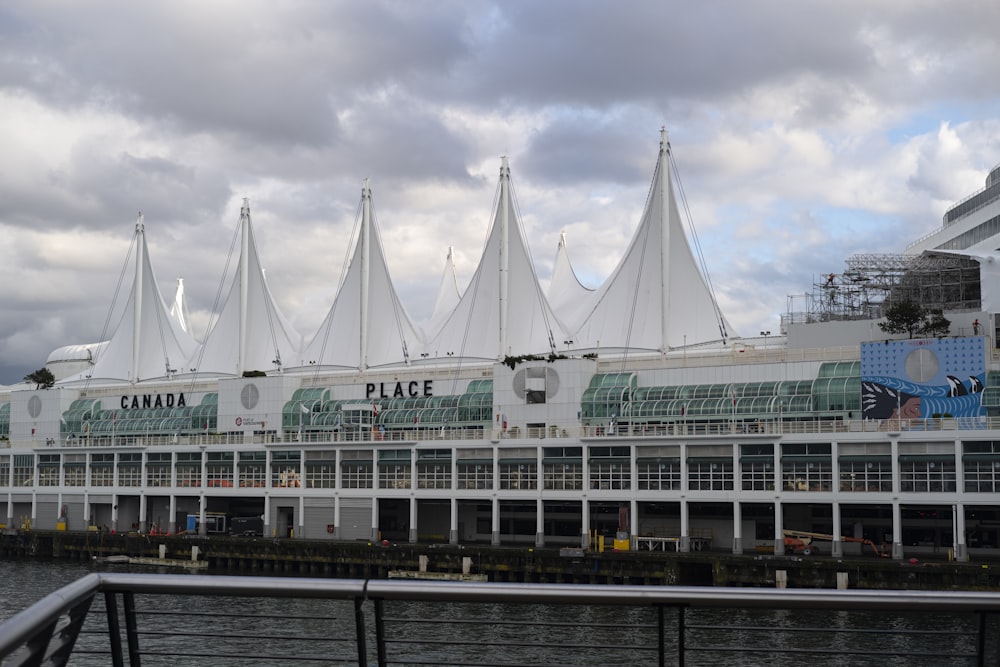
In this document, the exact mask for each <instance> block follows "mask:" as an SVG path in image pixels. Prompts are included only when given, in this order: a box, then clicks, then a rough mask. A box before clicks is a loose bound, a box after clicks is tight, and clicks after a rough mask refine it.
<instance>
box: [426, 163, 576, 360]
mask: <svg viewBox="0 0 1000 667" xmlns="http://www.w3.org/2000/svg"><path fill="white" fill-rule="evenodd" d="M565 339H566V335H565V332H564V330H563V327H562V325H561V323H560V322H559V320H558V319H557V318H556V316H555V314H554V313H553V312H552V308H551V307H550V306H549V303H548V301H547V300H546V299H545V295H544V294H543V293H542V290H541V287H539V285H538V278H537V276H536V274H535V269H534V266H533V265H532V263H531V256H530V255H529V254H528V248H527V244H526V243H525V241H524V236H523V234H522V232H521V227H520V225H519V224H518V220H517V215H516V207H515V203H514V195H513V191H512V188H511V186H510V167H509V166H508V164H507V158H506V157H505V158H503V161H502V166H501V168H500V196H499V197H498V199H497V209H496V212H495V215H494V218H493V226H492V228H491V230H490V234H489V238H488V239H487V241H486V247H485V249H484V251H483V256H482V258H481V259H480V261H479V266H478V267H477V268H476V272H475V273H474V274H473V276H472V280H471V282H470V283H469V286H468V287H467V288H466V290H465V293H464V294H463V295H462V298H461V300H460V301H459V303H458V305H457V306H456V307H455V310H454V312H453V313H452V314H451V316H450V317H449V318H448V319H447V320H446V321H445V322H444V323H443V325H442V326H441V328H440V329H439V330H438V331H437V332H436V333H434V334H433V335H432V336H430V337H429V338H428V342H427V347H426V348H425V353H426V354H428V355H429V356H435V357H443V356H459V357H465V358H475V359H503V358H504V357H505V356H520V355H524V354H549V353H551V352H554V351H555V349H556V347H555V346H556V344H557V343H556V341H557V340H558V341H559V343H561V342H562V341H563V340H565Z"/></svg>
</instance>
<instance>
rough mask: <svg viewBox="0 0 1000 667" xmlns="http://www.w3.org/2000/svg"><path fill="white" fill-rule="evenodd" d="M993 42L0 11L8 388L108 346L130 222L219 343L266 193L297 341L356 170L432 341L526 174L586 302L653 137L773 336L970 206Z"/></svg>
mask: <svg viewBox="0 0 1000 667" xmlns="http://www.w3.org/2000/svg"><path fill="white" fill-rule="evenodd" d="M998 26H1000V5H998V4H997V3H995V2H988V1H987V0H954V1H952V2H948V3H942V2H937V1H933V0H898V1H897V0H884V1H881V2H875V3H872V2H869V1H868V0H858V1H854V0H841V1H839V2H810V1H800V2H793V3H789V2H777V1H766V0H761V1H755V2H743V1H742V0H731V1H728V2H727V1H719V2H708V3H681V2H666V1H657V2H630V3H618V2H588V1H574V2H559V1H550V2H527V1H524V2H521V1H518V0H506V1H504V2H464V1H463V2H458V1H456V2H447V1H436V2H417V1H414V2H409V1H407V2H404V1H396V2H377V1H366V2H318V1H317V2H300V1H296V0H284V1H283V2H280V3H275V2H264V1H254V0H239V1H236V0H233V1H229V2H227V1H224V0H217V1H213V2H203V1H201V0H197V1H196V0H191V1H181V0H178V1H174V2H169V3H168V2H162V3H146V2H143V3H137V2H124V1H122V2H102V1H100V0H92V1H90V2H71V1H60V2H55V1H48V0H30V1H12V2H5V3H3V4H2V5H0V141H2V149H0V230H2V238H3V243H2V245H0V314H2V316H0V384H8V383H13V382H17V381H19V380H20V379H21V377H23V375H24V374H25V373H27V372H30V371H32V370H34V369H37V368H40V367H42V366H43V365H44V363H45V360H46V358H47V356H48V354H49V352H51V351H52V350H53V349H55V348H56V347H60V346H63V345H68V344H73V343H88V342H95V341H97V340H100V339H101V336H102V332H104V331H105V326H106V321H107V320H108V316H109V311H110V309H111V307H112V303H113V301H114V297H115V290H116V286H117V284H118V281H119V277H120V275H121V273H122V271H123V270H125V271H128V270H129V269H128V268H126V266H125V260H126V257H127V256H128V250H129V245H130V242H131V240H132V236H133V230H134V228H135V219H136V215H137V212H138V211H140V210H141V211H142V212H143V214H144V216H145V222H146V232H147V239H148V243H149V246H150V253H151V257H152V261H153V266H154V269H155V271H156V274H157V276H158V279H159V282H160V285H161V288H162V289H163V291H164V292H165V293H166V294H165V298H166V299H168V300H169V299H170V298H172V294H173V289H174V283H175V281H176V279H177V278H178V277H183V278H184V283H185V287H186V290H187V296H188V300H189V307H190V310H191V312H192V316H193V320H194V322H195V331H196V333H198V334H203V333H204V331H203V330H200V331H199V327H204V326H205V325H206V324H207V322H208V319H209V312H210V311H211V309H212V307H213V303H214V301H215V295H216V293H217V292H218V290H219V285H220V281H221V280H222V277H223V268H224V266H225V263H226V260H227V257H228V253H229V249H230V245H231V243H232V239H233V235H234V232H235V230H236V226H237V223H238V219H239V212H240V200H241V199H242V198H243V197H248V198H249V199H250V201H251V208H252V215H253V221H254V228H255V232H256V235H257V239H258V243H259V246H260V251H261V257H262V261H263V263H264V265H265V266H266V270H267V275H268V279H269V281H270V284H271V288H272V291H273V293H274V294H275V297H276V298H277V299H278V302H279V305H280V307H281V308H282V310H283V312H284V313H285V315H286V316H288V317H289V318H290V319H291V320H292V322H293V323H294V324H295V325H296V327H297V328H298V330H299V331H300V333H302V334H303V335H304V336H305V337H306V339H307V340H308V339H309V338H311V337H312V335H313V334H314V333H315V332H316V330H317V328H318V327H319V324H320V322H321V321H322V318H323V317H324V315H325V314H326V312H327V311H328V309H329V307H330V305H331V304H332V302H333V297H334V294H335V291H336V286H337V283H338V280H339V278H340V274H341V272H342V270H343V267H344V264H345V257H346V254H347V252H348V250H349V248H348V243H349V240H350V235H351V230H352V228H353V226H354V222H355V217H356V212H357V209H358V202H359V197H360V190H361V184H362V180H363V179H364V178H366V177H367V178H370V179H371V183H372V188H373V193H374V194H373V201H374V205H375V210H376V214H377V218H378V223H379V226H380V230H381V235H382V239H383V242H384V244H385V246H386V252H387V259H388V262H389V267H390V271H391V272H392V275H393V278H394V280H395V282H396V286H397V290H398V291H399V293H400V295H401V298H402V300H403V302H404V304H405V305H406V307H407V309H408V311H409V313H410V315H411V317H412V318H413V319H414V320H416V321H421V320H424V319H426V318H427V317H429V315H430V313H431V310H432V308H433V303H434V298H435V296H436V291H437V287H438V284H439V282H440V279H441V272H442V269H443V267H444V259H445V254H446V250H447V247H448V246H454V248H455V257H456V264H457V272H458V280H459V283H460V285H461V286H462V287H464V285H465V281H467V280H468V279H469V277H470V276H471V274H472V272H473V270H474V269H475V265H476V263H477V261H478V259H479V254H480V251H481V248H482V244H483V242H484V240H485V237H486V231H487V225H488V221H489V218H490V213H491V210H490V209H491V205H492V201H493V196H494V191H495V187H496V181H497V175H498V171H499V166H500V156H502V155H507V156H509V158H510V164H511V170H512V178H513V183H514V188H515V192H516V194H517V198H518V204H519V208H520V213H521V215H522V221H523V225H524V227H525V231H526V235H527V239H528V242H529V245H530V248H531V252H532V254H533V257H534V260H535V262H536V267H537V271H538V273H539V275H540V277H541V278H542V280H543V281H546V280H547V279H548V277H549V275H550V273H551V270H552V263H553V260H554V257H555V251H556V245H557V242H558V237H559V233H560V232H561V231H565V232H566V234H567V237H568V243H569V249H570V256H571V259H572V260H573V263H574V265H575V268H576V269H577V272H578V274H579V275H580V277H581V279H582V280H583V281H584V282H585V283H587V284H589V285H591V286H596V285H598V284H599V283H600V282H601V281H602V280H603V279H604V278H605V277H606V276H607V275H608V274H609V273H610V271H611V270H612V269H613V268H614V266H615V264H616V262H617V261H618V259H619V258H620V255H621V253H622V251H623V250H624V248H625V246H626V245H627V243H628V241H629V239H630V237H631V235H632V233H633V231H634V229H635V226H636V223H637V222H638V219H639V215H640V213H641V209H642V206H643V204H644V199H645V196H646V193H647V191H648V187H649V180H650V178H651V176H652V171H653V167H654V165H655V160H656V152H657V145H658V140H659V130H660V127H661V126H666V127H667V129H668V130H669V131H670V139H671V144H672V147H673V153H674V157H675V160H676V163H677V167H678V169H679V171H680V175H681V182H682V184H683V188H684V193H685V194H686V197H687V201H688V205H689V207H690V211H691V217H692V221H693V223H694V227H695V230H696V232H697V236H698V239H699V240H700V244H701V248H702V252H703V254H704V256H705V259H706V262H707V269H708V271H709V273H710V275H711V280H712V283H713V284H714V286H715V288H716V291H717V295H718V298H719V301H720V304H721V306H722V309H723V312H724V313H725V314H726V316H727V318H728V319H729V320H730V322H731V323H732V325H733V328H734V329H735V330H736V333H738V334H742V335H744V336H756V335H757V334H758V332H759V331H761V330H771V331H775V332H776V331H777V330H778V327H779V319H780V316H781V314H782V313H784V312H786V310H787V308H788V300H787V296H788V295H789V294H802V293H804V292H806V291H808V290H810V289H811V287H812V285H813V283H814V282H815V281H817V280H818V279H819V276H820V275H822V274H824V273H828V272H841V271H843V270H844V259H846V258H847V257H848V256H850V255H852V254H854V253H859V252H901V251H902V250H903V249H904V248H905V246H906V244H907V243H908V242H910V241H913V240H915V239H917V238H919V237H921V236H923V235H924V234H926V233H928V232H930V231H932V230H933V229H934V228H936V227H938V226H940V224H941V222H940V221H941V215H942V213H943V211H944V209H945V208H946V207H947V206H948V205H949V204H951V203H954V202H955V201H957V200H959V199H962V198H964V197H965V196H966V195H968V194H971V193H972V192H974V191H975V190H977V189H979V188H981V187H983V185H984V179H985V176H986V173H987V171H988V170H989V169H990V168H991V167H992V166H994V165H996V164H997V163H1000V79H998V78H997V76H996V64H997V63H998V62H1000V46H998V38H997V28H998ZM122 289H123V290H127V285H126V286H125V287H123V288H122Z"/></svg>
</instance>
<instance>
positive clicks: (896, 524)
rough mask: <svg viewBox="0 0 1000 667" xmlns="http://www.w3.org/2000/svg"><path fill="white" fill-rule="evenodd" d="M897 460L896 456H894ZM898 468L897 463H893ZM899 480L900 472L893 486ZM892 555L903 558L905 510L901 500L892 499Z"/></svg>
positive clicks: (894, 477)
mask: <svg viewBox="0 0 1000 667" xmlns="http://www.w3.org/2000/svg"><path fill="white" fill-rule="evenodd" d="M893 460H894V461H895V460H896V458H895V457H893ZM893 468H894V469H895V468H896V465H895V464H894V465H893ZM898 481H899V473H898V472H894V473H893V482H892V484H893V486H894V487H895V486H897V484H898ZM892 557H893V558H894V559H896V560H900V559H902V558H903V511H902V509H901V508H900V505H899V501H898V500H893V501H892Z"/></svg>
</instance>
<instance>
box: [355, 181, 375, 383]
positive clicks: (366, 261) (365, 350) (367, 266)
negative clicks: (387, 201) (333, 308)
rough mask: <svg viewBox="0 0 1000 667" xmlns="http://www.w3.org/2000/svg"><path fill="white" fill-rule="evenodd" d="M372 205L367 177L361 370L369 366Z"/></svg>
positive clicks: (363, 201) (362, 241)
mask: <svg viewBox="0 0 1000 667" xmlns="http://www.w3.org/2000/svg"><path fill="white" fill-rule="evenodd" d="M371 206H372V191H371V187H370V186H369V184H368V179H367V178H366V179H365V181H364V185H363V186H362V188H361V238H360V239H359V240H358V243H360V244H361V312H360V316H361V332H360V333H361V338H360V340H359V346H360V347H359V349H358V359H359V367H360V369H361V370H364V369H365V368H367V367H368V293H369V284H368V281H369V273H370V271H371V257H370V248H371Z"/></svg>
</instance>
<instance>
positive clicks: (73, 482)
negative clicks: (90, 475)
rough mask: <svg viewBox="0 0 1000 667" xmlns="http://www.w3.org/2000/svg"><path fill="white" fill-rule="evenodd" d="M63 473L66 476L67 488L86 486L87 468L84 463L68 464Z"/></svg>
mask: <svg viewBox="0 0 1000 667" xmlns="http://www.w3.org/2000/svg"><path fill="white" fill-rule="evenodd" d="M63 472H64V474H65V475H66V486H85V485H86V483H87V466H86V465H84V464H83V463H67V464H66V467H65V468H64V470H63Z"/></svg>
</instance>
